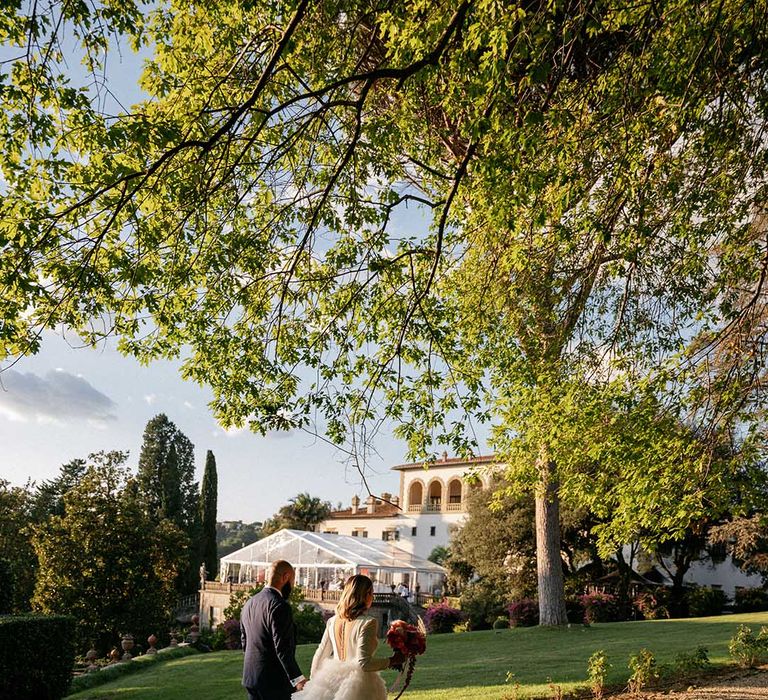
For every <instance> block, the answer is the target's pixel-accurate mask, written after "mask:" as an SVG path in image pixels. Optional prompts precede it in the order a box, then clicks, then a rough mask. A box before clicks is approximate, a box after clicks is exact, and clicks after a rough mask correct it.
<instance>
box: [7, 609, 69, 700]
mask: <svg viewBox="0 0 768 700" xmlns="http://www.w3.org/2000/svg"><path fill="white" fill-rule="evenodd" d="M74 637H75V621H74V619H73V618H71V617H67V616H65V615H50V616H43V615H18V616H12V615H9V616H2V617H0V698H13V700H58V698H61V697H63V696H64V693H65V692H66V690H67V687H68V686H69V682H70V680H71V678H72V669H73V668H74V665H75V643H74Z"/></svg>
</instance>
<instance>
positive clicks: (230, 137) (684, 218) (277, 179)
mask: <svg viewBox="0 0 768 700" xmlns="http://www.w3.org/2000/svg"><path fill="white" fill-rule="evenodd" d="M0 13H1V14H0V20H1V21H0V32H2V35H1V36H2V39H3V41H4V43H5V44H7V45H9V46H11V47H15V49H14V50H15V51H16V58H15V60H11V61H9V62H6V63H4V64H3V67H2V68H0V81H2V86H3V90H2V97H1V98H0V99H2V106H3V110H2V114H1V115H0V134H2V136H3V139H4V143H5V148H4V151H3V154H2V164H1V166H2V173H3V177H4V182H3V185H2V186H3V188H4V190H5V191H4V195H5V196H4V197H3V200H2V203H0V222H1V223H0V249H1V250H2V253H3V254H2V256H0V285H1V286H2V296H3V299H4V302H5V304H4V307H3V321H2V326H1V327H0V354H2V355H4V356H6V357H10V358H12V357H14V356H18V355H21V354H24V353H28V352H33V351H35V350H36V349H37V348H38V347H39V343H40V331H41V329H43V328H49V327H53V326H56V325H58V324H65V325H66V326H68V327H71V328H73V329H75V330H77V331H78V332H79V333H80V334H81V335H82V336H83V338H85V339H86V340H87V341H88V342H93V343H96V342H98V341H99V340H100V339H101V338H102V337H103V336H104V335H105V334H116V335H118V336H119V338H120V341H119V342H120V347H121V349H122V350H123V351H124V352H127V353H131V354H134V355H136V356H137V357H139V358H141V359H142V360H147V361H148V360H151V359H154V358H159V357H177V356H179V355H182V356H183V374H184V376H185V377H187V378H190V379H193V380H195V381H198V382H202V383H206V384H209V385H210V386H211V387H212V389H213V392H214V401H213V404H212V406H213V409H214V411H215V413H216V415H217V417H218V418H219V419H220V420H222V421H223V422H224V423H226V424H235V425H241V424H243V423H249V424H250V425H251V426H252V427H253V428H255V429H256V430H261V431H265V430H268V429H272V428H287V427H295V426H306V425H309V424H311V423H313V422H314V421H317V422H318V424H319V425H320V426H321V427H322V429H323V430H325V431H326V432H327V433H328V434H329V436H330V437H331V439H333V440H335V441H337V442H341V441H343V440H344V439H347V438H348V437H349V436H350V434H351V435H352V437H353V438H356V437H362V438H363V439H364V438H365V436H366V435H367V433H366V432H365V431H366V427H365V426H367V425H369V424H370V423H371V422H372V421H375V420H376V419H379V418H386V419H389V420H391V421H394V422H395V423H396V425H397V433H398V435H399V436H401V437H402V438H404V439H405V440H406V441H407V444H408V446H409V449H410V451H411V454H412V456H414V457H429V456H430V455H433V454H435V453H436V452H437V451H438V450H439V449H441V448H440V447H438V446H439V445H446V446H450V447H451V448H452V449H454V450H456V451H459V452H462V453H467V452H469V451H471V450H472V449H473V448H474V446H475V442H476V441H475V438H474V434H473V431H472V424H473V421H487V420H493V421H494V424H495V425H496V426H497V431H496V433H495V436H496V440H497V443H498V446H499V447H500V456H501V457H502V458H507V457H509V461H510V465H511V466H512V467H513V468H512V469H511V470H510V476H514V477H515V478H523V479H524V480H525V479H527V481H528V483H530V485H531V486H532V487H533V488H534V489H535V491H536V494H537V498H536V505H537V516H536V517H537V522H538V523H539V526H540V530H539V532H538V535H539V537H538V540H539V544H540V549H539V551H538V553H537V557H538V562H539V573H540V579H539V584H540V587H541V585H542V583H543V582H545V581H546V580H548V577H549V578H551V577H552V576H555V577H556V576H557V571H558V570H559V554H558V552H559V542H558V537H557V532H556V530H557V523H558V521H559V514H558V499H559V496H560V494H561V492H560V485H561V484H565V485H566V486H568V487H573V488H572V490H571V492H573V491H575V490H576V488H575V487H576V486H578V484H579V483H580V482H579V480H578V479H577V478H575V477H574V473H573V472H571V471H569V469H568V463H567V462H563V460H562V459H558V456H559V455H561V454H562V453H563V450H562V449H561V447H562V445H561V444H560V442H559V439H560V435H559V434H558V433H557V432H556V431H554V430H552V429H551V428H550V426H551V424H552V420H551V419H552V418H553V416H558V415H560V414H561V413H569V412H570V413H571V414H572V415H573V414H574V413H575V412H574V411H573V410H572V409H573V405H572V404H571V403H567V402H568V401H571V400H572V398H573V396H575V395H576V393H577V390H578V388H579V387H583V386H585V385H589V386H599V385H601V384H602V383H607V384H609V380H614V381H618V382H620V383H621V385H622V388H623V389H627V388H628V393H629V395H630V396H632V400H634V401H637V402H638V403H642V400H643V391H645V390H646V388H647V386H648V385H649V384H650V385H651V386H652V387H653V391H654V392H660V393H663V394H665V395H666V397H668V398H669V397H674V398H677V397H683V398H684V399H685V400H687V401H689V403H688V404H687V405H686V406H685V407H684V412H685V414H686V416H687V417H688V418H689V419H691V420H693V419H696V420H703V421H706V422H707V423H708V424H710V425H712V426H715V428H716V429H717V430H723V429H728V427H729V426H732V425H733V424H734V422H735V423H737V424H738V425H739V426H743V425H745V424H746V423H748V421H749V419H750V417H751V416H753V415H754V413H755V412H756V411H758V410H759V409H760V407H761V402H762V395H761V393H760V386H761V379H762V376H763V373H764V355H763V353H764V351H765V348H764V344H763V343H762V341H761V339H762V336H763V332H764V319H765V309H766V306H765V294H764V291H763V283H764V278H765V272H766V270H768V245H767V244H766V236H765V233H766V229H765V225H766V218H765V215H764V211H765V184H766V183H765V172H766V167H765V166H766V162H767V161H768V140H766V138H765V127H766V112H767V111H768V94H767V92H766V87H768V85H767V83H766V66H767V64H766V58H767V57H768V56H767V54H766V48H765V47H766V46H768V36H767V34H768V25H767V22H766V17H767V16H768V8H767V7H766V5H765V2H763V1H760V0H757V1H755V2H750V3H747V4H746V5H745V4H744V3H743V2H740V1H738V2H737V0H722V1H721V2H718V3H700V2H694V1H693V0H664V1H662V2H657V3H649V4H643V3H641V4H634V5H627V4H626V3H619V2H615V0H605V1H602V2H597V3H591V4H588V5H585V4H583V3H579V2H574V3H570V2H538V1H536V0H532V1H530V2H524V3H521V4H517V3H507V2H500V1H499V0H464V1H463V2H459V3H457V4H455V5H454V6H453V7H452V8H451V11H450V12H446V9H445V5H444V4H443V3H438V2H430V1H429V0H404V1H403V2H399V3H391V4H389V5H386V6H380V5H377V4H375V3H370V2H368V1H366V0H339V1H334V2H319V3H310V2H308V0H293V1H289V2H285V3H279V4H275V3H269V2H259V1H256V2H252V3H247V4H242V3H241V4H237V5H233V3H231V2H228V1H224V0H219V1H216V0H214V1H213V2H206V3H204V4H202V3H201V4H195V3H192V4H189V3H186V4H179V3H176V2H175V1H174V0H164V1H161V2H157V3H152V4H151V5H150V4H147V5H145V4H144V3H142V2H139V1H138V0H125V1H122V2H119V3H117V2H116V3H112V2H107V3H102V4H100V5H96V6H92V7H91V6H87V5H83V4H76V5H70V4H68V3H56V2H52V1H51V2H48V3H43V4H42V5H41V6H40V7H38V3H29V4H28V5H26V4H21V3H19V4H7V5H6V6H4V7H3V8H2V9H0ZM62 27H66V28H68V31H69V32H70V36H69V37H68V39H69V40H70V43H73V44H74V45H75V46H77V47H79V50H80V51H81V54H82V56H83V60H84V65H85V68H86V70H87V71H90V72H91V74H92V76H93V78H94V82H93V83H92V86H91V87H88V79H86V80H85V81H83V84H81V85H78V84H76V83H74V82H73V81H72V79H71V77H69V76H67V75H66V74H65V73H64V71H63V65H64V56H63V48H62V37H61V36H60V35H59V32H60V30H61V28H62ZM113 37H118V38H120V39H121V40H122V41H123V44H130V45H131V46H133V47H134V48H137V49H141V50H142V51H143V52H144V53H145V55H147V56H148V57H149V59H150V60H148V61H147V62H146V64H145V69H144V72H143V75H142V78H141V87H142V89H143V90H144V91H145V93H146V94H147V99H145V100H144V101H142V102H140V103H139V104H136V105H133V106H132V107H131V108H130V109H116V110H113V111H111V110H110V109H109V104H111V102H110V100H109V98H108V93H107V92H106V90H107V88H108V86H109V83H108V82H107V83H106V84H104V81H103V79H102V77H101V76H102V74H103V71H104V69H105V67H106V66H107V65H108V64H109V62H108V60H107V58H108V57H109V56H111V53H110V48H111V49H114V41H113V39H112V38H113ZM110 45H111V46H110ZM94 86H95V87H94ZM114 112H118V113H114ZM406 210H407V212H408V213H409V214H410V218H408V217H407V216H406V215H405V214H404V213H403V212H404V211H406ZM414 217H415V218H420V219H421V221H422V222H423V223H419V222H415V221H414ZM638 381H642V382H643V383H644V384H645V387H643V388H641V389H637V382H638ZM609 385H610V384H609ZM633 392H634V393H635V394H637V393H639V396H637V395H634V396H633ZM564 401H566V403H564ZM576 405H578V403H577V404H576ZM604 405H605V404H604ZM558 425H560V424H558ZM349 426H351V428H350V427H349ZM350 430H351V433H350ZM356 431H359V432H360V435H358V434H357V433H356ZM523 433H524V434H523ZM519 436H522V442H520V441H518V442H516V443H515V442H514V439H515V438H517V437H519ZM748 436H750V437H755V433H754V432H752V433H748ZM513 443H514V447H515V449H510V450H509V453H510V454H509V455H506V454H504V448H505V446H510V445H513ZM666 444H667V446H669V445H674V446H675V447H677V448H679V449H680V450H681V453H680V455H681V456H682V457H684V456H685V455H684V454H683V452H684V451H685V444H684V441H677V442H675V441H668V442H667V443H666ZM522 446H526V447H528V448H529V449H527V450H522V449H518V448H521V447H522ZM651 456H653V457H657V458H658V460H657V462H656V464H655V465H654V467H653V468H651V469H649V470H647V473H648V474H654V473H663V474H664V476H665V478H664V479H661V480H659V479H650V478H648V479H645V482H644V488H645V489H646V491H645V492H644V493H643V498H642V499H639V500H638V499H637V498H636V494H637V492H638V491H635V492H634V493H632V498H635V499H636V501H635V506H636V507H637V509H638V517H639V518H640V519H644V521H645V522H648V523H651V522H656V523H658V524H659V527H662V526H663V527H666V528H669V529H672V530H674V529H675V528H679V527H680V526H681V523H682V522H683V521H686V522H687V521H689V520H690V518H691V516H692V514H695V512H696V511H697V509H698V510H701V509H705V508H706V507H707V502H708V498H709V496H708V494H706V493H705V492H704V491H703V490H702V489H693V490H692V492H691V493H687V494H685V498H684V499H683V503H684V505H685V508H681V507H680V502H679V501H678V500H676V499H672V500H674V502H669V499H667V500H664V499H662V503H661V506H659V505H658V504H656V503H655V502H654V500H653V497H654V494H657V493H659V492H660V489H664V493H667V494H669V493H670V491H669V488H670V479H671V480H672V481H674V474H675V467H676V465H677V464H678V462H677V461H676V459H675V458H673V457H670V455H669V454H668V453H663V452H662V451H661V450H652V451H651ZM513 457H514V460H513V459H512V458H513ZM702 459H703V458H702ZM705 461H706V460H704V459H703V461H699V462H696V461H695V460H693V462H696V464H699V465H700V466H701V465H703V464H704V462H705ZM670 467H672V471H670ZM695 468H696V467H695ZM702 468H703V467H702ZM639 474H640V472H639V471H636V472H635V476H636V477H638V478H639ZM712 483H714V484H715V486H716V484H717V483H722V481H721V479H720V478H719V477H718V478H715V479H713V480H712ZM685 485H686V486H689V485H690V482H686V483H685ZM629 492H631V490H630V491H619V492H618V493H617V494H613V495H615V496H617V497H621V496H623V495H626V494H627V493H629ZM611 493H613V492H611ZM580 494H581V495H582V496H583V495H584V494H585V490H584V489H581V490H580ZM628 504H629V501H624V505H625V506H627V507H626V512H629V507H628ZM644 506H646V507H645V508H644ZM678 516H679V517H678ZM630 529H631V528H630ZM558 588H560V589H561V588H562V582H558V581H553V582H552V594H551V595H550V594H547V595H541V594H540V600H544V599H546V598H552V596H554V598H557V595H556V594H555V592H556V591H557V590H558ZM540 593H541V591H540ZM554 598H552V600H554ZM560 598H562V596H560ZM550 607H551V610H550V611H549V612H548V613H547V614H546V615H542V620H546V621H551V622H552V623H557V622H564V620H565V617H564V615H565V610H564V606H563V605H562V600H560V602H559V603H558V602H557V601H555V602H554V603H553V604H552V605H551V606H550Z"/></svg>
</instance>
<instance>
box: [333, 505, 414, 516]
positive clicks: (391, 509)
mask: <svg viewBox="0 0 768 700" xmlns="http://www.w3.org/2000/svg"><path fill="white" fill-rule="evenodd" d="M402 512H403V511H402V509H400V508H398V507H397V506H393V505H392V504H390V503H377V504H376V512H375V513H369V512H368V511H367V510H366V509H365V507H364V506H363V505H362V504H361V505H360V509H359V510H358V511H357V513H353V512H352V509H351V508H345V509H344V510H332V511H331V512H330V514H329V515H328V518H327V520H351V519H354V518H394V517H396V516H398V515H400V514H401V513H402Z"/></svg>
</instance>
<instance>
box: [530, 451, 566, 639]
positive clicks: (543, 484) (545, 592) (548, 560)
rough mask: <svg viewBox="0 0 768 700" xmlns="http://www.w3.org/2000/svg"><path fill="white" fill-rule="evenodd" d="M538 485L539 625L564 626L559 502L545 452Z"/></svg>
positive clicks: (551, 464)
mask: <svg viewBox="0 0 768 700" xmlns="http://www.w3.org/2000/svg"><path fill="white" fill-rule="evenodd" d="M537 468H538V473H539V484H538V486H537V488H536V569H537V573H538V584H539V624H540V625H544V626H549V627H554V626H557V625H565V624H567V623H568V616H567V614H566V611H565V589H564V587H563V562H562V559H561V557H560V498H559V495H558V491H557V489H558V484H557V480H556V478H555V474H554V464H553V463H552V461H551V460H550V459H549V456H548V453H547V450H546V448H542V450H541V455H540V457H539V461H538V465H537Z"/></svg>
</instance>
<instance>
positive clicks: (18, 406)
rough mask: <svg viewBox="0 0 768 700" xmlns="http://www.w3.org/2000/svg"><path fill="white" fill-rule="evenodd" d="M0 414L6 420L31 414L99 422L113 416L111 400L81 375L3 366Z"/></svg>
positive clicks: (52, 419)
mask: <svg viewBox="0 0 768 700" xmlns="http://www.w3.org/2000/svg"><path fill="white" fill-rule="evenodd" d="M0 387H1V388H0V414H2V415H3V416H5V417H6V418H8V419H9V420H16V421H25V420H29V419H31V418H33V419H35V420H37V421H38V422H41V423H50V422H56V423H66V422H69V421H71V420H77V419H85V420H88V421H89V422H92V423H100V422H104V421H110V420H114V419H115V415H114V413H113V411H114V408H115V407H116V404H115V402H114V401H113V400H112V399H110V398H109V396H107V395H106V394H103V393H101V392H100V391H99V390H98V389H96V388H94V387H93V386H92V385H91V384H90V383H89V382H88V381H87V380H86V379H84V378H83V377H82V376H75V375H74V374H70V373H69V372H65V371H63V370H56V371H55V372H48V374H46V375H45V376H44V377H41V376H39V375H37V374H34V373H33V372H16V371H15V370H7V371H5V372H3V373H2V374H0Z"/></svg>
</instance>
